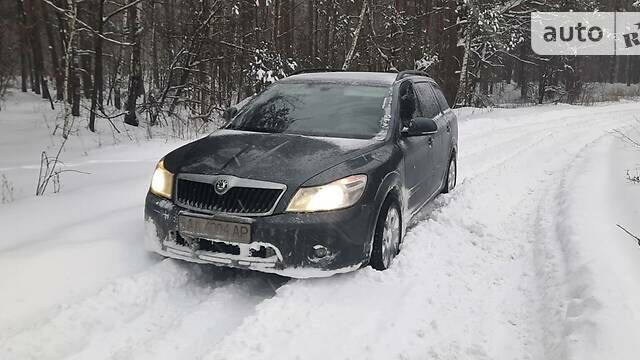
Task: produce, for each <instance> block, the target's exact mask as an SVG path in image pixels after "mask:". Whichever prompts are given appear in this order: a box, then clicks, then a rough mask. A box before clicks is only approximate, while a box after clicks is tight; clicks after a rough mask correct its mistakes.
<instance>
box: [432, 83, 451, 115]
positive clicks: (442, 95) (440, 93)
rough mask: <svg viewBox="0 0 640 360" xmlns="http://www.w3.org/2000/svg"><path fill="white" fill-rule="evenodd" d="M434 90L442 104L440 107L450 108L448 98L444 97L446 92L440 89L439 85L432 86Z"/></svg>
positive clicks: (443, 109) (443, 108)
mask: <svg viewBox="0 0 640 360" xmlns="http://www.w3.org/2000/svg"><path fill="white" fill-rule="evenodd" d="M432 88H433V92H434V93H435V94H436V99H438V103H439V104H440V108H441V109H442V111H445V110H447V109H448V108H449V104H447V98H445V97H444V94H443V93H442V91H441V90H440V87H438V86H432Z"/></svg>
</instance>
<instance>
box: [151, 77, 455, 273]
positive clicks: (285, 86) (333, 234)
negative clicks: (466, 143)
mask: <svg viewBox="0 0 640 360" xmlns="http://www.w3.org/2000/svg"><path fill="white" fill-rule="evenodd" d="M226 114H227V115H228V116H227V117H228V123H227V124H226V125H225V126H223V127H222V128H221V129H220V130H218V131H216V132H214V133H212V134H210V135H209V136H207V137H204V138H202V139H199V140H197V141H194V142H192V143H190V144H187V145H185V146H183V147H181V148H178V149H176V150H174V151H172V152H171V153H169V154H167V155H166V156H165V157H164V158H163V159H162V160H160V162H159V163H158V165H157V167H156V170H155V172H154V174H153V178H152V183H151V187H150V189H149V193H148V194H147V198H146V206H145V220H146V224H147V237H146V239H145V243H146V245H147V247H148V248H149V249H150V250H152V251H155V252H157V253H159V254H161V255H163V256H166V257H171V258H176V259H182V260H186V261H191V262H197V263H209V264H215V265H221V266H230V267H237V268H246V269H254V270H259V271H265V272H274V273H278V274H282V275H285V276H291V277H314V276H328V275H331V274H335V273H341V272H347V271H352V270H356V269H358V268H361V267H363V266H367V265H371V266H372V267H373V268H375V269H378V270H384V269H387V268H389V267H390V266H391V265H392V263H393V260H394V258H395V256H396V255H397V254H398V252H399V251H400V249H401V244H402V238H403V235H404V232H405V230H406V225H407V223H408V220H409V219H410V218H411V216H412V215H414V214H415V213H416V212H417V211H419V210H420V209H421V208H422V207H423V206H424V205H425V204H426V203H428V202H429V201H430V200H432V199H433V198H434V197H436V196H437V195H438V194H440V193H446V192H449V191H451V190H452V189H453V188H454V187H455V185H456V174H457V164H456V153H457V138H458V125H457V120H456V117H455V115H454V114H453V112H452V111H451V109H449V106H448V105H447V101H446V100H445V97H444V96H443V94H442V91H441V90H440V87H439V86H438V84H437V83H436V82H435V81H434V80H433V79H431V78H429V77H428V76H426V75H425V74H423V73H419V72H415V71H406V72H401V73H399V74H391V73H366V72H306V73H304V72H303V73H300V74H297V75H293V76H290V77H287V78H285V79H282V80H280V81H278V82H276V83H274V84H272V85H270V86H269V87H267V88H266V89H265V90H264V91H262V92H261V93H259V94H257V95H256V96H255V97H253V98H252V99H251V100H249V101H248V102H247V103H246V104H244V105H243V106H242V107H241V108H239V109H235V108H233V109H230V110H228V111H227V112H226Z"/></svg>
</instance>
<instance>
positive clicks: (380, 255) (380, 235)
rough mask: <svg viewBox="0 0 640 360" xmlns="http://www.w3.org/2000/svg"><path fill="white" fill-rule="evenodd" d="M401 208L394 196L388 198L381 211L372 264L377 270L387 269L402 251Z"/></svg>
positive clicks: (374, 238) (377, 224) (374, 241)
mask: <svg viewBox="0 0 640 360" xmlns="http://www.w3.org/2000/svg"><path fill="white" fill-rule="evenodd" d="M400 236H401V221H400V208H399V207H398V203H397V202H396V201H395V200H394V199H393V198H388V199H387V200H386V201H385V204H384V205H383V207H382V210H381V211H380V215H379V216H378V221H377V222H376V230H375V234H374V237H373V251H372V252H371V260H370V264H371V267H373V268H374V269H376V270H386V269H388V268H389V267H390V266H391V263H392V262H393V259H394V258H395V257H396V255H397V254H398V252H399V251H400Z"/></svg>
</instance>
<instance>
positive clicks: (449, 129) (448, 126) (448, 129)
mask: <svg viewBox="0 0 640 360" xmlns="http://www.w3.org/2000/svg"><path fill="white" fill-rule="evenodd" d="M447 132H448V133H450V132H451V125H449V124H447Z"/></svg>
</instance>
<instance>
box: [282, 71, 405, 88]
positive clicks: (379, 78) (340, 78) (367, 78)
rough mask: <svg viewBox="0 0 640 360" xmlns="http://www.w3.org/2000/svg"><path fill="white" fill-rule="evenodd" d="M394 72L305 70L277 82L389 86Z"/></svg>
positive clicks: (394, 76)
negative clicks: (305, 71)
mask: <svg viewBox="0 0 640 360" xmlns="http://www.w3.org/2000/svg"><path fill="white" fill-rule="evenodd" d="M397 75H398V74H394V73H384V72H350V71H332V72H307V73H300V74H296V75H292V76H289V77H286V78H284V79H282V80H280V81H279V82H291V83H299V82H324V83H345V84H351V85H373V86H391V85H393V83H394V82H395V81H396V76H397Z"/></svg>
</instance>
